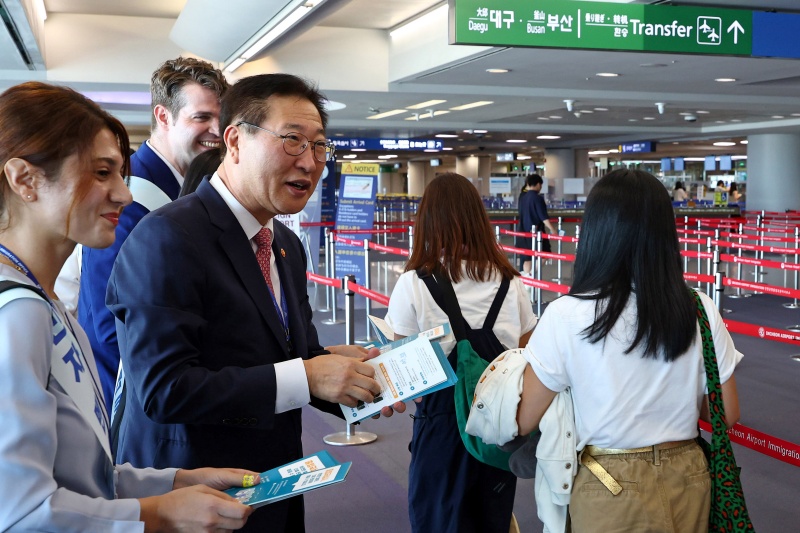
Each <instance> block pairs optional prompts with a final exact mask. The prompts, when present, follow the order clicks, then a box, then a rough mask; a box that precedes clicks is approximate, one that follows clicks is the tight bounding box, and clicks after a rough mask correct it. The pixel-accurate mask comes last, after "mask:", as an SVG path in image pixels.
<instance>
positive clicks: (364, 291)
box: [347, 281, 389, 307]
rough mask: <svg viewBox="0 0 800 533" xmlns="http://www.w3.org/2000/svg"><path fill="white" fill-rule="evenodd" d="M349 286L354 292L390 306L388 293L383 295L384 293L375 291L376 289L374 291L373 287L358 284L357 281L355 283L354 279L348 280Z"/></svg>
mask: <svg viewBox="0 0 800 533" xmlns="http://www.w3.org/2000/svg"><path fill="white" fill-rule="evenodd" d="M347 288H348V289H350V290H351V291H353V292H354V293H356V294H360V295H361V296H364V297H366V298H369V299H370V300H374V301H376V302H378V303H379V304H383V305H385V306H387V307H388V306H389V297H388V296H386V295H383V294H381V293H379V292H375V291H373V290H371V289H368V288H366V287H362V286H361V285H358V284H357V283H353V282H352V281H348V282H347Z"/></svg>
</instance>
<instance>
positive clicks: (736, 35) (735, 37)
mask: <svg viewBox="0 0 800 533" xmlns="http://www.w3.org/2000/svg"><path fill="white" fill-rule="evenodd" d="M730 32H733V44H739V32H742V33H744V28H742V25H741V24H739V21H738V20H734V21H733V24H731V25H730V26H728V33H730Z"/></svg>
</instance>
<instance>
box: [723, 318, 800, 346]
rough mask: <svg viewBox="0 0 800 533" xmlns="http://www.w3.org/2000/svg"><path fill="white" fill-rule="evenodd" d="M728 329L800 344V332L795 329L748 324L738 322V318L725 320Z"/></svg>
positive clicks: (742, 333) (772, 339)
mask: <svg viewBox="0 0 800 533" xmlns="http://www.w3.org/2000/svg"><path fill="white" fill-rule="evenodd" d="M724 322H725V325H726V326H727V327H728V331H730V332H731V333H739V334H741V335H748V336H750V337H759V338H761V339H767V340H771V341H778V342H785V343H786V344H794V345H796V346H800V334H798V333H795V332H794V331H788V330H785V329H776V328H769V327H767V326H757V325H755V324H747V323H746V322H737V321H736V320H728V319H725V320H724Z"/></svg>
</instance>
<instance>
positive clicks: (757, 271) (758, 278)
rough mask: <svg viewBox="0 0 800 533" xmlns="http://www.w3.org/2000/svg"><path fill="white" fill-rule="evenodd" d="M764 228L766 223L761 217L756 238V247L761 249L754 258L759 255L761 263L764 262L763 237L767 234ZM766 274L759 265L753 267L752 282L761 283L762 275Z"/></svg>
mask: <svg viewBox="0 0 800 533" xmlns="http://www.w3.org/2000/svg"><path fill="white" fill-rule="evenodd" d="M765 226H766V221H765V220H764V218H763V217H762V218H761V224H760V225H759V231H758V237H759V239H758V245H759V246H761V247H762V248H761V250H760V252H756V257H759V253H760V254H761V260H762V261H763V260H764V240H765V239H764V237H765V235H766V234H767V232H766V231H763V230H764V229H766V228H765ZM766 273H767V271H766V270H764V268H763V267H761V266H759V265H755V270H754V271H753V281H755V282H756V283H759V282H761V279H762V278H763V277H764V274H766Z"/></svg>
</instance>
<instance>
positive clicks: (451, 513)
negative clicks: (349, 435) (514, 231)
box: [386, 173, 536, 533]
mask: <svg viewBox="0 0 800 533" xmlns="http://www.w3.org/2000/svg"><path fill="white" fill-rule="evenodd" d="M414 230H415V231H414V248H413V250H412V252H411V257H410V258H409V260H408V264H407V265H406V272H405V273H404V274H403V275H402V276H400V279H399V280H398V282H397V285H396V286H395V288H394V291H392V296H391V299H390V301H389V310H388V313H387V315H386V321H387V322H388V324H389V325H390V326H391V327H392V329H393V330H394V332H395V334H396V336H397V338H401V337H406V336H408V335H412V334H414V333H418V332H420V331H424V330H426V329H430V328H432V327H434V326H438V325H440V324H443V323H445V322H448V318H447V314H446V313H445V312H444V311H443V310H442V309H441V308H440V307H439V306H438V305H437V304H436V302H435V301H434V299H433V297H432V296H431V294H430V292H429V290H428V288H427V287H426V285H425V282H424V281H423V280H421V279H420V277H419V276H418V275H417V272H416V271H417V269H420V270H421V271H424V272H428V273H430V272H436V273H437V274H436V275H437V276H438V275H442V276H446V277H447V278H448V279H449V281H450V282H451V283H452V285H453V289H454V291H455V294H456V297H457V299H458V304H459V307H460V308H461V313H462V315H463V317H464V319H465V321H466V322H467V323H468V324H469V327H470V328H471V329H479V328H482V326H483V324H484V319H485V318H486V316H487V313H488V312H489V309H490V307H491V306H492V302H493V301H494V299H495V296H496V295H497V294H498V290H499V289H500V286H501V284H502V282H503V281H504V280H509V284H508V292H507V294H506V296H505V298H504V299H503V300H502V302H503V303H502V306H501V307H500V311H499V313H498V315H497V319H496V320H495V322H494V326H493V327H492V328H491V332H489V333H488V334H489V335H491V334H492V333H493V334H494V336H495V337H496V338H497V340H499V342H500V343H501V344H503V345H504V346H505V347H506V348H517V347H522V346H524V345H525V344H526V343H527V340H528V338H529V337H530V334H531V331H532V330H533V327H534V326H535V325H536V317H535V315H534V314H533V309H532V307H531V304H530V301H529V300H528V297H527V292H526V291H525V290H524V286H523V284H522V282H521V281H520V278H519V272H517V271H516V270H515V269H514V267H513V266H511V263H509V262H508V259H507V258H506V256H505V255H504V254H503V253H502V251H501V250H500V248H499V247H498V246H497V243H496V241H495V237H494V232H493V231H492V227H491V225H490V224H489V217H488V215H487V214H486V210H485V209H484V207H483V203H482V202H481V198H480V196H479V195H478V191H477V190H476V189H475V187H474V186H473V185H472V183H470V182H469V180H467V179H466V178H464V177H463V176H460V175H458V174H454V173H447V174H443V175H441V176H438V177H437V178H436V179H434V180H433V181H432V182H431V183H430V184H429V185H428V186H427V188H426V189H425V194H424V195H423V197H422V200H421V202H420V204H419V210H418V212H417V222H416V225H415V227H414ZM487 329H488V328H487ZM454 346H455V342H452V341H451V342H447V343H442V349H443V350H444V352H445V353H446V354H449V353H450V352H451V350H452V349H453V347H454ZM494 355H499V354H492V358H493V357H494ZM484 357H486V356H485V355H484ZM452 360H453V358H452V357H451V362H452ZM410 450H411V466H410V469H409V488H408V490H409V495H408V500H409V517H410V519H411V529H412V531H414V532H424V533H428V532H431V531H436V532H437V533H471V532H475V533H478V532H481V533H506V532H507V531H508V529H509V524H510V521H511V511H512V509H513V506H514V492H515V487H516V478H515V477H514V476H513V474H511V473H509V472H506V471H503V470H499V469H497V468H494V467H491V466H488V465H485V464H483V463H480V462H478V461H477V460H476V459H474V458H473V457H472V456H470V455H469V453H468V452H467V450H466V448H465V447H464V445H463V443H462V442H461V437H460V434H459V430H458V427H457V424H456V413H455V404H454V402H453V389H452V388H448V389H444V390H442V391H438V392H434V393H432V394H430V395H428V396H425V397H424V398H422V401H421V402H420V403H419V404H418V407H417V412H416V414H415V415H414V434H413V437H412V441H411V446H410Z"/></svg>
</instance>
